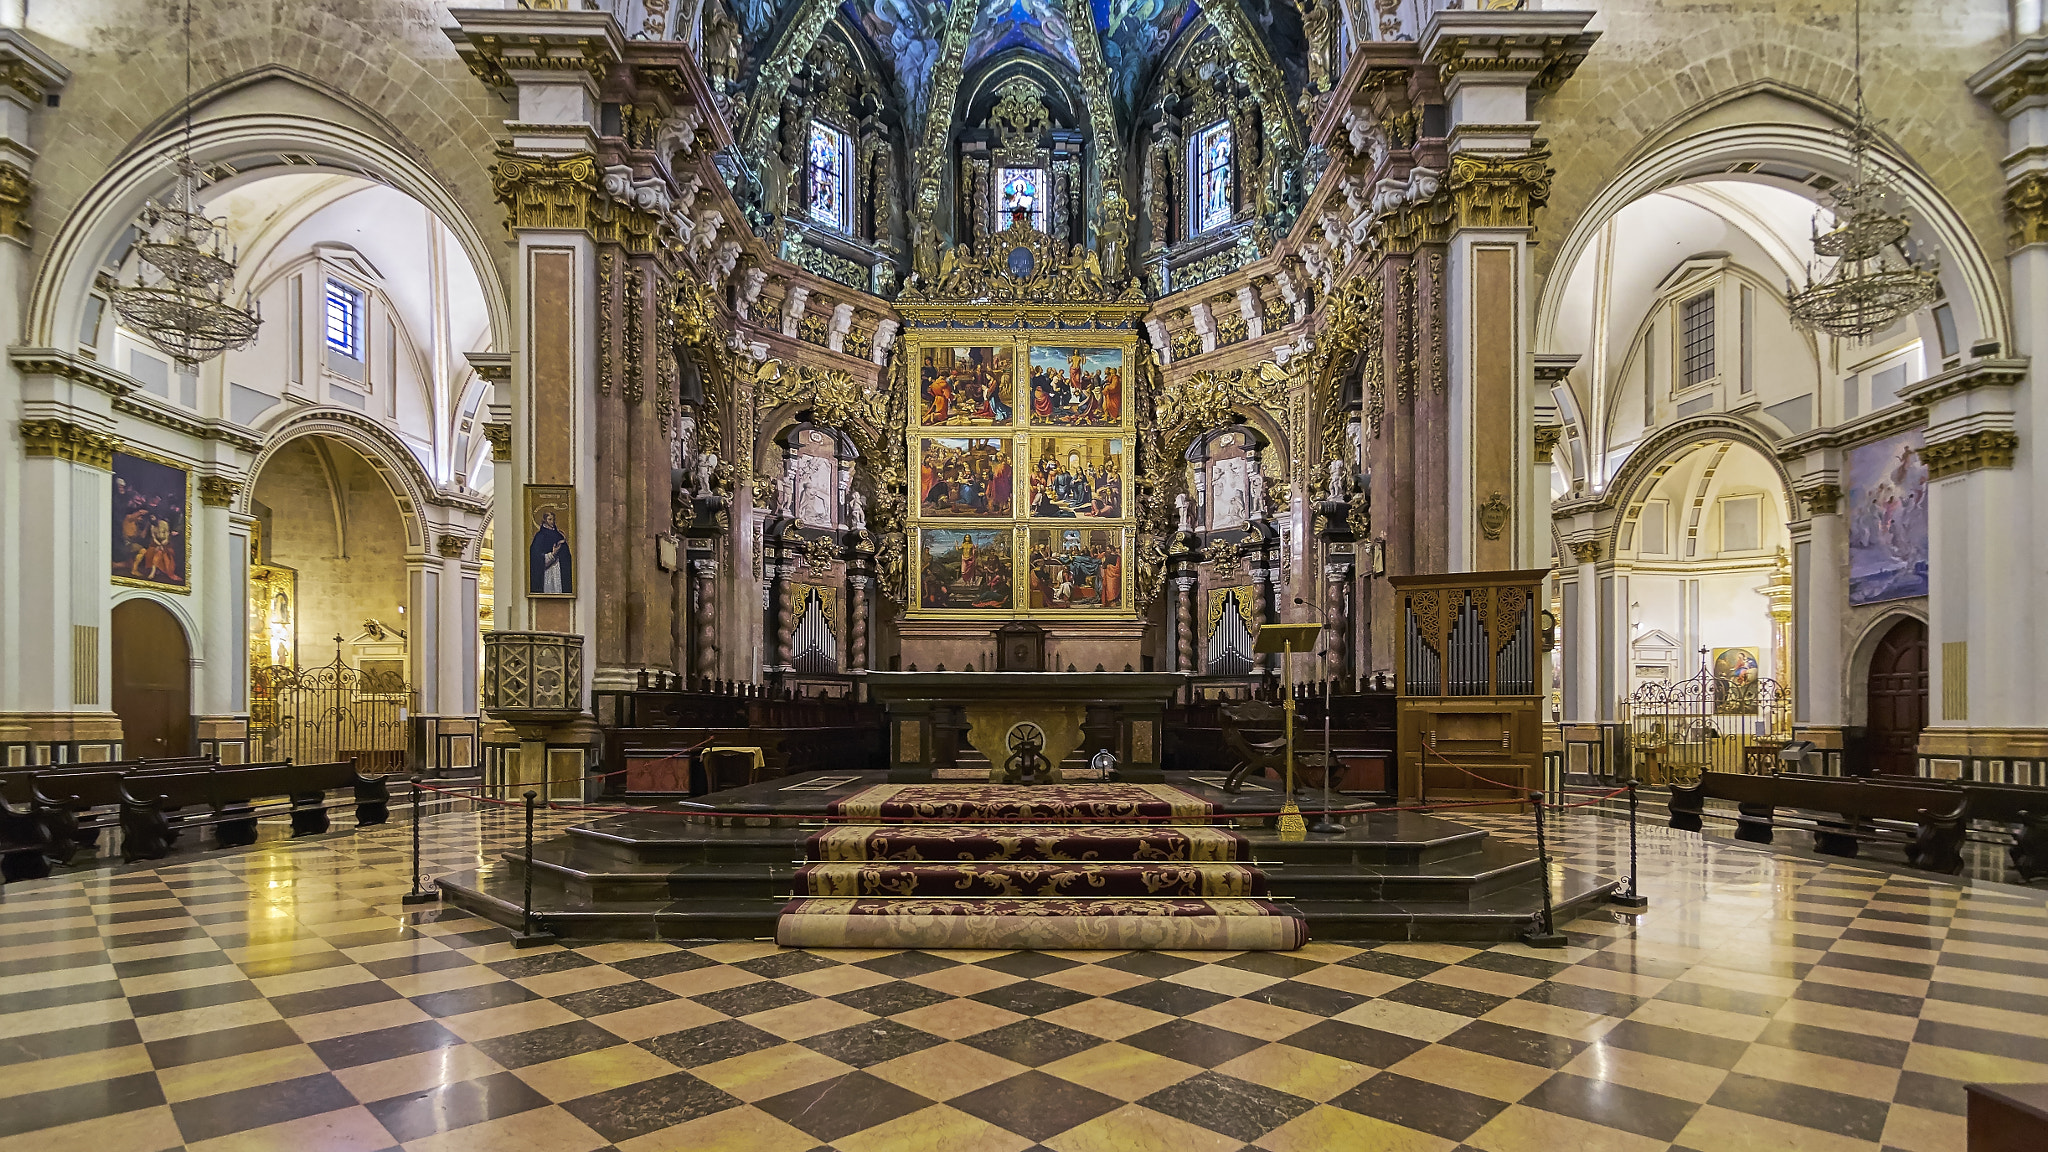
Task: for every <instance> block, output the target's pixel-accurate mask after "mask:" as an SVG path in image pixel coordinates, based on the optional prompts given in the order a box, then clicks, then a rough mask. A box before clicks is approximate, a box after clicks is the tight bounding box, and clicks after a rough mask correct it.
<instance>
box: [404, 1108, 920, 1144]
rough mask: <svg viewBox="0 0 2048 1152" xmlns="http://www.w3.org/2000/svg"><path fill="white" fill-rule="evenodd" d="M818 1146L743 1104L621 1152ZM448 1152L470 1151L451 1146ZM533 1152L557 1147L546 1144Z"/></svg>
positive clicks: (641, 1138) (657, 1134)
mask: <svg viewBox="0 0 2048 1152" xmlns="http://www.w3.org/2000/svg"><path fill="white" fill-rule="evenodd" d="M513 1119H516V1117H513ZM414 1147H417V1145H416V1144H415V1145H408V1146H407V1152H411V1150H412V1148H414ZM816 1147H818V1141H817V1139H816V1138H814V1137H812V1136H810V1135H808V1134H806V1133H804V1132H802V1131H799V1130H798V1129H795V1128H792V1127H790V1126H789V1125H787V1124H784V1123H783V1122H782V1121H780V1120H777V1119H776V1118H775V1117H773V1116H770V1115H769V1114H767V1113H766V1112H763V1111H761V1110H760V1109H759V1108H752V1107H740V1108H728V1109H726V1110H725V1111H723V1112H715V1113H713V1114H711V1115H709V1116H700V1117H698V1118H697V1119H695V1120H691V1121H689V1122H687V1123H683V1124H678V1125H676V1126H675V1127H673V1128H664V1129H662V1130H661V1131H659V1132H649V1133H648V1134H647V1135H645V1136H636V1137H634V1138H633V1139H631V1140H628V1141H626V1142H625V1143H623V1144H620V1145H619V1152H810V1150H811V1149H813V1148H816ZM931 1147H933V1148H934V1149H941V1148H944V1147H945V1146H944V1145H936V1144H935V1145H932V1146H931ZM447 1152H470V1150H469V1149H468V1148H464V1147H457V1146H451V1147H449V1148H448V1149H447ZM494 1152H496V1150H494ZM533 1152H553V1150H552V1149H551V1148H549V1147H547V1146H545V1145H543V1146H540V1147H536V1148H535V1149H534V1150H533Z"/></svg>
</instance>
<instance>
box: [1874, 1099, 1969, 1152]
mask: <svg viewBox="0 0 2048 1152" xmlns="http://www.w3.org/2000/svg"><path fill="white" fill-rule="evenodd" d="M1968 1140H1969V1121H1968V1120H1967V1119H1965V1118H1964V1117H1961V1116H1951V1115H1949V1114H1948V1113H1946V1112H1929V1111H1927V1110H1926V1109H1923V1108H1915V1107H1912V1106H1911V1105H1908V1104H1894V1105H1892V1107H1891V1111H1889V1112H1887V1113H1885V1118H1884V1145H1885V1147H1887V1148H1900V1149H1904V1150H1905V1152H1954V1150H1955V1149H1957V1148H1962V1147H1964V1146H1965V1145H1966V1144H1967V1142H1968Z"/></svg>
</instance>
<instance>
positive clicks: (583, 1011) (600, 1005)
mask: <svg viewBox="0 0 2048 1152" xmlns="http://www.w3.org/2000/svg"><path fill="white" fill-rule="evenodd" d="M674 999H677V996H676V994H675V993H673V992H670V991H668V990H667V989H665V988H657V987H655V986H654V985H652V984H649V983H647V982H646V981H644V980H629V981H627V982H626V983H624V984H611V985H607V986H605V987H603V988H590V989H586V990H584V991H582V992H571V993H569V994H568V995H567V996H557V997H555V998H554V1001H555V1003H557V1004H560V1005H561V1006H562V1007H564V1008H567V1009H568V1010H569V1011H571V1012H574V1013H575V1014H577V1015H578V1016H581V1017H583V1018H584V1019H586V1020H587V1019H589V1018H590V1017H592V1016H606V1015H610V1014H611V1013H613V1012H624V1011H625V1010H627V1009H628V1008H644V1007H646V1006H647V1005H649V1004H660V1003H662V1002H664V1001H667V1000H674Z"/></svg>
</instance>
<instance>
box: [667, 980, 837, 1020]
mask: <svg viewBox="0 0 2048 1152" xmlns="http://www.w3.org/2000/svg"><path fill="white" fill-rule="evenodd" d="M690 999H692V1000H695V1001H696V1002H697V1003H699V1004H702V1005H703V1006H705V1007H706V1008H709V1009H711V1010H712V1011H713V1012H723V1013H725V1014H726V1015H727V1016H732V1017H740V1016H752V1015H753V1014H754V1013H756V1012H766V1011H769V1010H770V1009H773V1008H786V1007H788V1006H789V1005H791V1004H801V1003H803V1002H804V1001H806V1000H816V999H817V997H816V996H813V995H811V994H810V993H809V992H806V991H804V990H803V989H801V988H792V987H790V986H789V985H787V984H778V983H776V982H775V981H773V980H756V981H755V982H753V983H752V984H741V985H739V986H738V987H735V988H723V989H720V990H719V991H717V992H706V993H705V994H703V995H702V996H692V997H690Z"/></svg>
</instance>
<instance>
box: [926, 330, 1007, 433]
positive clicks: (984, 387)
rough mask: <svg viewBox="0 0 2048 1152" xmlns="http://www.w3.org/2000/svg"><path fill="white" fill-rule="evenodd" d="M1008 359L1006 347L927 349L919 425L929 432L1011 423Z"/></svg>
mask: <svg viewBox="0 0 2048 1152" xmlns="http://www.w3.org/2000/svg"><path fill="white" fill-rule="evenodd" d="M1012 359H1013V353H1012V350H1011V349H1008V348H926V349H925V350H924V356H923V357H922V363H921V365H920V366H919V368H918V395H919V416H920V418H921V419H920V422H921V423H923V424H924V425H925V426H926V427H928V428H936V427H941V426H945V425H957V424H1008V423H1010V419H1011V416H1012V415H1013V412H1012V409H1011V404H1012V400H1011V396H1012V395H1013V392H1014V385H1015V373H1014V372H1013V370H1012V367H1011V361H1012Z"/></svg>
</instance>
